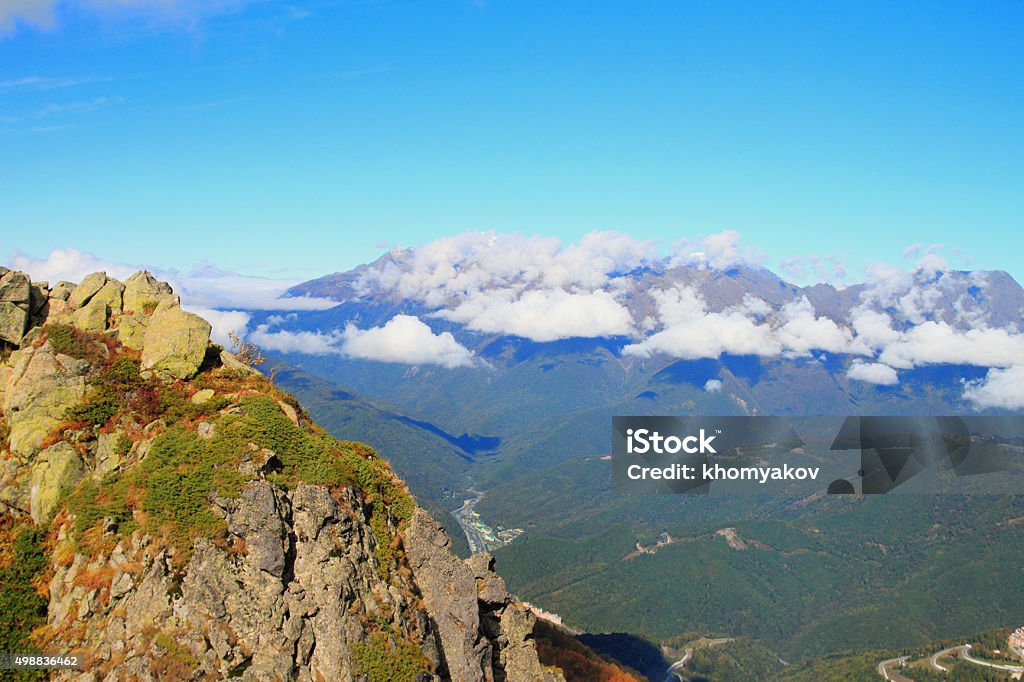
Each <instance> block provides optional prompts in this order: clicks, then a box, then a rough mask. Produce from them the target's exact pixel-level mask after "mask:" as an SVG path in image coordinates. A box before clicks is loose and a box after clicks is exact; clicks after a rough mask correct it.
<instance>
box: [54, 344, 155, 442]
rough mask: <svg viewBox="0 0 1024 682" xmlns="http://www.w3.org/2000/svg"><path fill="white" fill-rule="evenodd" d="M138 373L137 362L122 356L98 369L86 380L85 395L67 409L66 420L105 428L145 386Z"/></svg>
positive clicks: (129, 404)
mask: <svg viewBox="0 0 1024 682" xmlns="http://www.w3.org/2000/svg"><path fill="white" fill-rule="evenodd" d="M139 371H140V366H139V361H138V360H135V359H134V358H130V357H126V356H122V357H118V358H115V359H114V360H113V362H111V363H110V364H109V365H108V366H105V367H101V368H99V369H98V371H96V372H95V373H94V374H93V375H92V376H90V379H89V384H90V390H89V392H88V393H87V394H86V396H85V398H84V399H83V400H82V402H81V403H79V404H78V405H76V406H75V407H72V408H69V409H68V411H67V415H66V416H67V418H68V419H71V420H73V421H79V422H85V423H86V424H90V425H92V426H102V425H104V424H106V423H107V422H108V421H109V420H110V418H111V417H113V416H114V415H115V414H117V413H118V412H119V411H121V410H122V409H124V408H125V407H130V406H131V404H132V402H133V397H134V396H135V394H136V392H137V391H138V390H139V389H142V388H143V387H144V385H145V384H146V382H145V380H143V379H142V377H141V376H139Z"/></svg>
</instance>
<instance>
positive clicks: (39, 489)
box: [29, 442, 85, 524]
mask: <svg viewBox="0 0 1024 682" xmlns="http://www.w3.org/2000/svg"><path fill="white" fill-rule="evenodd" d="M84 473H85V464H84V463H83V462H82V458H81V456H79V454H78V451H77V450H75V448H74V447H73V446H72V445H71V444H70V443H65V442H60V443H57V444H56V445H53V446H51V447H48V448H46V449H45V450H43V451H42V452H40V453H39V456H38V457H37V458H36V460H35V462H33V464H32V479H31V480H32V483H31V488H30V492H29V510H30V511H31V513H32V520H33V521H35V522H36V523H38V524H45V523H47V522H49V520H50V518H51V517H52V516H53V512H54V511H55V510H56V509H57V503H58V502H60V500H61V498H62V497H63V496H64V495H66V494H68V493H69V492H71V490H72V489H73V488H74V487H75V484H76V483H78V481H79V480H81V478H82V475H83V474H84Z"/></svg>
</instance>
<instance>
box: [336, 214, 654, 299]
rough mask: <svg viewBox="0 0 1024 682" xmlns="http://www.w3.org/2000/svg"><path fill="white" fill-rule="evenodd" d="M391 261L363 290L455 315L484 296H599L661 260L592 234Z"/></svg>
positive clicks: (439, 249) (485, 243) (639, 244)
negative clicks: (556, 292)
mask: <svg viewBox="0 0 1024 682" xmlns="http://www.w3.org/2000/svg"><path fill="white" fill-rule="evenodd" d="M391 257H392V260H391V262H388V263H386V264H384V265H383V266H378V267H372V268H369V269H367V270H366V272H364V273H363V274H362V276H361V277H360V279H359V281H358V282H357V284H356V286H357V289H359V290H360V291H362V292H364V293H367V294H370V293H377V292H384V293H392V294H395V295H397V296H399V297H401V298H404V299H411V300H416V301H420V302H422V303H424V304H426V305H427V306H430V307H442V306H447V307H453V306H455V305H458V303H460V302H462V301H464V300H466V299H467V298H471V297H473V296H475V295H477V294H479V293H481V292H485V291H486V292H492V291H495V290H501V291H510V292H512V293H520V292H522V291H525V290H527V289H566V290H572V291H583V292H589V291H595V290H597V289H601V288H603V287H605V286H606V285H608V284H609V282H610V276H611V275H613V274H615V273H622V272H627V271H629V270H632V269H634V268H636V267H639V266H640V265H642V264H644V263H645V262H646V261H647V260H653V259H655V258H657V253H656V251H655V249H654V246H653V244H652V243H651V242H645V241H639V240H637V239H634V238H633V237H630V236H629V235H625V234H621V233H617V232H591V233H590V234H587V235H586V236H584V237H583V239H581V240H580V242H579V243H578V244H571V245H569V246H563V244H562V242H561V240H559V239H557V238H553V237H527V236H522V235H499V234H496V233H494V232H465V233H462V234H458V235H454V236H452V237H444V238H441V239H438V240H435V241H433V242H430V243H429V244H426V245H425V246H423V247H420V248H418V249H413V250H404V249H392V251H391Z"/></svg>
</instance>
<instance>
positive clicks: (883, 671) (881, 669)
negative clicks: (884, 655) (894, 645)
mask: <svg viewBox="0 0 1024 682" xmlns="http://www.w3.org/2000/svg"><path fill="white" fill-rule="evenodd" d="M908 658H910V656H900V657H899V658H890V659H889V660H887V661H882V662H881V663H879V664H878V674H879V675H881V676H882V677H884V678H885V679H887V680H892V682H913V680H911V679H910V678H909V677H904V676H903V675H901V674H900V673H898V672H893V673H890V672H889V666H890V665H898V666H900V667H902V666H903V664H904V663H906V662H907V659H908Z"/></svg>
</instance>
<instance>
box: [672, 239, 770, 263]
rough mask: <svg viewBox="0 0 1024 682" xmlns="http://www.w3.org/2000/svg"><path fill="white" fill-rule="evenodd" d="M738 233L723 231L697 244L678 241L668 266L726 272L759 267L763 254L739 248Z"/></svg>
mask: <svg viewBox="0 0 1024 682" xmlns="http://www.w3.org/2000/svg"><path fill="white" fill-rule="evenodd" d="M740 236H741V235H740V233H739V232H736V231H735V230H724V231H722V232H718V233H716V234H709V235H707V236H706V237H704V238H703V239H701V240H700V241H699V242H696V243H694V242H691V241H690V240H688V239H680V240H679V241H677V242H676V243H675V244H673V245H672V257H671V258H670V265H672V266H680V265H699V266H704V267H709V268H714V269H716V270H726V269H728V268H732V267H736V266H738V265H749V266H759V265H760V264H761V263H762V262H764V254H763V253H761V251H760V250H759V249H755V248H740Z"/></svg>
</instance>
